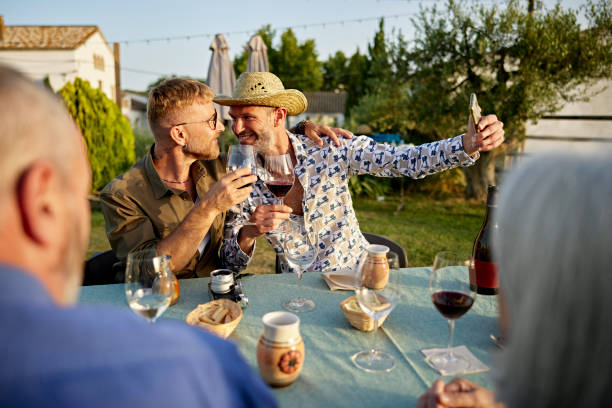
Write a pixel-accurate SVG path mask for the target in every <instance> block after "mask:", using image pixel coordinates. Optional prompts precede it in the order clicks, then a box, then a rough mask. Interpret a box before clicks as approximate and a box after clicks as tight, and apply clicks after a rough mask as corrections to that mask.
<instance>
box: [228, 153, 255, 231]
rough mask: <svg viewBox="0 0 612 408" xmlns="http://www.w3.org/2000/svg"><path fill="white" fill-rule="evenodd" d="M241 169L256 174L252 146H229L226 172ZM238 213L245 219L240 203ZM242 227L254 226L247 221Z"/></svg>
mask: <svg viewBox="0 0 612 408" xmlns="http://www.w3.org/2000/svg"><path fill="white" fill-rule="evenodd" d="M243 168H247V169H251V174H256V168H255V156H254V155H253V146H251V145H242V144H239V145H232V146H230V147H229V150H228V151H227V172H228V173H229V172H230V171H235V170H238V169H243ZM250 185H251V184H247V185H245V186H244V187H248V186H250ZM244 187H242V188H244ZM240 213H241V214H243V215H244V216H245V217H247V215H246V214H245V213H244V203H240ZM244 225H255V224H254V223H252V222H249V221H248V220H247V221H246V222H245V223H244Z"/></svg>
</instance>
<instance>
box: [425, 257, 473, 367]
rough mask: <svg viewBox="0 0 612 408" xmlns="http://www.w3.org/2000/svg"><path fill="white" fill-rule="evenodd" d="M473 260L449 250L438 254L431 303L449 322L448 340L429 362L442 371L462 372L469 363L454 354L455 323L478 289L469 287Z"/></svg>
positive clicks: (430, 282)
mask: <svg viewBox="0 0 612 408" xmlns="http://www.w3.org/2000/svg"><path fill="white" fill-rule="evenodd" d="M471 268H473V260H472V258H470V257H469V256H467V255H460V254H457V253H454V252H450V251H446V252H439V253H437V254H436V257H435V259H434V264H433V267H432V271H431V277H430V280H429V290H430V293H431V300H432V302H433V304H434V305H435V307H436V309H437V310H438V311H439V312H440V313H441V314H442V316H444V317H445V318H446V319H447V320H448V329H449V341H448V348H447V350H445V351H443V352H440V353H437V354H434V355H431V356H429V357H428V361H429V362H430V363H431V364H432V365H434V366H435V367H436V368H438V369H440V370H444V371H447V372H452V373H456V374H459V373H462V372H464V371H466V370H467V369H468V368H469V362H468V361H467V360H465V359H464V358H462V357H461V356H458V355H455V354H453V352H452V344H453V331H454V328H455V320H457V319H458V318H460V317H461V316H463V315H464V314H465V313H467V311H468V310H470V308H471V307H472V305H473V304H474V299H475V298H476V292H475V288H473V287H471V286H470V269H471Z"/></svg>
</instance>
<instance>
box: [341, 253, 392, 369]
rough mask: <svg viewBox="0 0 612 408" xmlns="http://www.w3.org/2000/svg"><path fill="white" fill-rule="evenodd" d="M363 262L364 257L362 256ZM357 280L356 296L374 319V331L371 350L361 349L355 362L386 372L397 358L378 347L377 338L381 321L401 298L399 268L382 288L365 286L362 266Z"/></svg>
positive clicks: (354, 357) (352, 357) (390, 273)
mask: <svg viewBox="0 0 612 408" xmlns="http://www.w3.org/2000/svg"><path fill="white" fill-rule="evenodd" d="M361 260H362V262H360V264H363V260H364V257H362V259H361ZM355 278H356V281H357V282H359V284H358V285H357V289H355V297H356V298H357V302H358V303H359V306H361V309H362V310H363V311H364V312H365V313H367V314H368V315H369V316H370V317H371V318H372V319H373V320H374V331H373V334H372V337H373V344H372V347H371V348H370V349H369V350H363V351H359V352H357V353H355V354H353V355H352V356H351V360H352V361H353V363H354V364H355V365H356V366H357V367H358V368H360V369H362V370H364V371H368V372H373V373H377V372H386V371H391V370H393V369H394V368H395V359H394V358H393V356H391V355H390V354H388V353H385V352H384V351H381V350H378V349H376V340H377V332H378V326H379V323H378V322H379V321H380V319H382V318H383V317H385V316H387V315H388V314H389V313H391V311H392V310H393V309H395V306H397V304H398V303H399V300H400V294H401V291H400V283H401V282H400V279H401V274H400V271H399V269H393V270H390V271H389V281H388V282H387V284H386V285H385V287H384V288H382V289H378V290H375V289H370V288H367V287H365V286H363V282H362V280H361V279H362V273H361V267H360V268H359V270H358V272H357V275H356V276H355Z"/></svg>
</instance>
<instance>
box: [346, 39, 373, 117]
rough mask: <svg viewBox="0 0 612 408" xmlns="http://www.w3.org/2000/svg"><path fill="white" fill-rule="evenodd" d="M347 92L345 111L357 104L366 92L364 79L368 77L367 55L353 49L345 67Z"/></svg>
mask: <svg viewBox="0 0 612 408" xmlns="http://www.w3.org/2000/svg"><path fill="white" fill-rule="evenodd" d="M346 78H347V89H346V90H347V92H348V96H347V98H346V112H347V113H349V112H350V109H351V108H352V107H353V106H355V105H356V104H357V102H358V101H359V99H360V98H361V97H362V96H363V95H365V93H366V80H367V78H368V57H367V56H366V55H364V54H361V53H360V52H359V48H357V50H356V51H355V53H354V54H353V55H351V58H350V59H349V62H348V69H347V75H346Z"/></svg>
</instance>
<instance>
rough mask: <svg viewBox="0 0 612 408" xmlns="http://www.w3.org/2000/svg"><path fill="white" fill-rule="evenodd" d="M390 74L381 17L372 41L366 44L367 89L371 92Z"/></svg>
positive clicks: (386, 80) (389, 62) (387, 79)
mask: <svg viewBox="0 0 612 408" xmlns="http://www.w3.org/2000/svg"><path fill="white" fill-rule="evenodd" d="M391 74H392V67H391V61H390V56H389V51H388V50H387V43H386V41H385V19H384V18H381V19H380V22H379V23H378V31H377V32H376V34H375V35H374V41H373V42H372V44H368V79H367V81H366V86H367V89H368V91H370V92H373V91H375V90H376V88H377V87H378V85H379V84H380V83H381V82H388V81H389V78H390V77H391Z"/></svg>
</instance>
